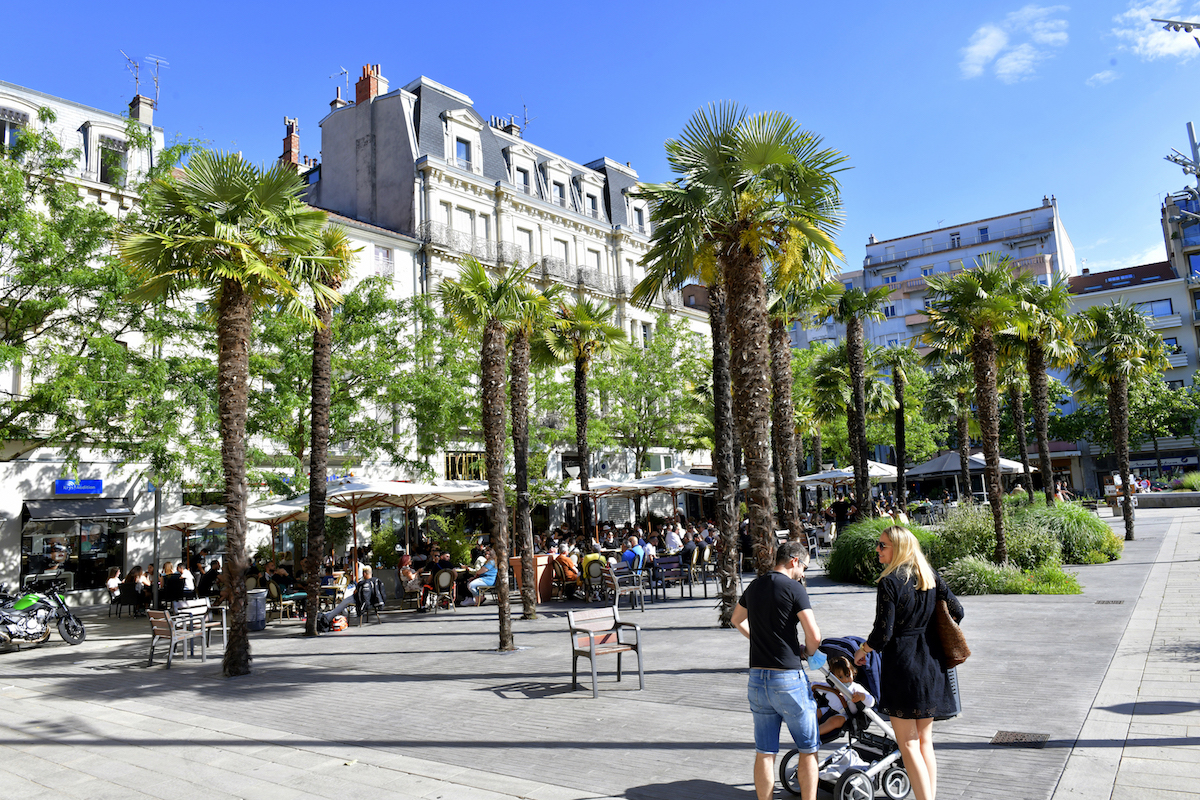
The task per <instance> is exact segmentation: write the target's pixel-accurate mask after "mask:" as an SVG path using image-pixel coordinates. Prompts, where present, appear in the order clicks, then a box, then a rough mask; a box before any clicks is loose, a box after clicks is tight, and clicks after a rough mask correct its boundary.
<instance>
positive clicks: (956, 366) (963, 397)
mask: <svg viewBox="0 0 1200 800" xmlns="http://www.w3.org/2000/svg"><path fill="white" fill-rule="evenodd" d="M922 360H923V362H924V363H925V365H926V366H933V367H935V369H934V371H933V373H932V374H931V376H930V378H931V380H930V388H932V389H933V390H934V391H933V392H932V393H931V396H930V398H929V400H930V402H928V405H929V406H930V407H931V411H933V412H934V413H935V414H938V413H939V412H941V416H943V417H945V416H947V415H949V414H953V415H954V425H955V429H956V437H955V438H956V439H957V440H958V441H957V442H956V444H957V446H958V461H959V465H958V480H959V501H960V502H971V501H972V500H973V499H974V498H973V495H972V494H971V466H970V461H969V459H970V457H971V398H972V396H973V395H974V394H975V377H974V374H973V372H972V369H971V364H970V362H969V361H968V360H967V357H966V356H965V355H964V354H962V353H956V352H948V351H946V350H943V349H940V348H937V347H935V348H933V349H932V350H931V351H930V352H929V353H927V354H926V355H925V357H924V358H923V359H922ZM947 444H949V443H947ZM964 492H965V494H964Z"/></svg>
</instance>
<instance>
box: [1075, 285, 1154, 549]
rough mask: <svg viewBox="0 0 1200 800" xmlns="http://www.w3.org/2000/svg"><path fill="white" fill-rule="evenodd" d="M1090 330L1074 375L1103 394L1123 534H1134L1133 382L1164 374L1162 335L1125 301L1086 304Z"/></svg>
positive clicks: (1094, 393)
mask: <svg viewBox="0 0 1200 800" xmlns="http://www.w3.org/2000/svg"><path fill="white" fill-rule="evenodd" d="M1083 314H1084V317H1085V318H1086V319H1087V321H1088V322H1089V323H1091V328H1092V333H1091V334H1090V335H1088V336H1087V338H1085V339H1083V341H1082V342H1081V344H1082V345H1083V347H1084V351H1085V355H1084V357H1083V358H1081V359H1080V360H1079V361H1078V362H1076V364H1075V367H1074V368H1072V370H1071V377H1072V379H1073V380H1075V381H1076V382H1077V383H1078V385H1079V386H1081V387H1082V391H1083V393H1084V395H1085V396H1088V397H1092V398H1096V399H1099V398H1104V400H1105V401H1106V403H1107V405H1108V415H1109V419H1110V421H1111V425H1112V443H1113V450H1114V452H1115V453H1116V456H1117V468H1118V469H1119V470H1120V473H1121V483H1122V487H1121V492H1122V496H1123V498H1124V502H1123V504H1122V505H1123V510H1124V516H1125V539H1126V540H1127V541H1132V540H1133V538H1134V537H1133V503H1132V501H1131V496H1132V495H1131V492H1130V485H1129V484H1130V479H1129V387H1130V385H1131V384H1136V383H1139V382H1143V381H1147V380H1159V381H1161V380H1162V373H1163V371H1164V370H1165V369H1166V366H1167V355H1166V349H1165V347H1164V346H1163V340H1162V337H1161V336H1159V335H1158V334H1157V333H1155V332H1154V331H1152V330H1150V328H1149V326H1148V325H1147V323H1146V317H1145V316H1144V315H1143V314H1142V313H1141V312H1140V311H1138V310H1137V309H1136V308H1134V307H1133V306H1130V305H1127V304H1125V303H1115V302H1114V303H1110V304H1108V305H1097V306H1092V307H1091V308H1088V309H1086V310H1084V312H1083Z"/></svg>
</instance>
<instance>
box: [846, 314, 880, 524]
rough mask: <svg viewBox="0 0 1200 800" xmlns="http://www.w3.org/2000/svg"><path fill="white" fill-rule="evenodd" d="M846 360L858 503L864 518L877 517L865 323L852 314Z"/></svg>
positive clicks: (856, 499) (851, 441)
mask: <svg viewBox="0 0 1200 800" xmlns="http://www.w3.org/2000/svg"><path fill="white" fill-rule="evenodd" d="M846 360H847V361H848V362H849V365H850V405H851V406H853V408H854V414H853V415H852V417H853V418H852V419H851V416H849V415H848V416H847V421H848V422H849V424H850V428H851V430H850V437H849V438H850V457H851V458H852V459H853V463H854V505H856V506H858V509H859V513H860V514H862V515H863V516H864V517H871V516H874V514H873V513H872V512H873V508H872V506H871V503H870V500H871V478H870V476H868V475H867V378H866V349H865V343H864V342H863V323H862V320H861V319H859V318H858V317H851V318H850V320H849V321H848V322H847V323H846Z"/></svg>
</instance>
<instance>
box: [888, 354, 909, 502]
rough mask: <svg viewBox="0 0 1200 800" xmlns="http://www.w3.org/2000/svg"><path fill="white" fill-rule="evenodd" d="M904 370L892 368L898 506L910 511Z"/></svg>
mask: <svg viewBox="0 0 1200 800" xmlns="http://www.w3.org/2000/svg"><path fill="white" fill-rule="evenodd" d="M904 377H905V376H904V370H903V369H901V368H900V367H898V366H896V367H893V368H892V393H893V394H894V395H895V397H896V507H897V508H898V509H900V511H901V512H903V513H908V485H907V484H906V483H905V482H904V464H905V462H906V461H908V443H907V441H906V439H905V436H906V430H905V422H906V420H905V418H904Z"/></svg>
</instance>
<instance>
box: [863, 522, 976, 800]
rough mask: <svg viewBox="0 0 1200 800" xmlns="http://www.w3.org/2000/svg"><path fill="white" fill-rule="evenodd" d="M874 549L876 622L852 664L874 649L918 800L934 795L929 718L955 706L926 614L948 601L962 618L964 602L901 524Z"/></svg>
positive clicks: (885, 704)
mask: <svg viewBox="0 0 1200 800" xmlns="http://www.w3.org/2000/svg"><path fill="white" fill-rule="evenodd" d="M875 549H876V552H877V553H878V554H879V563H880V564H882V565H883V568H884V569H883V575H881V576H880V578H879V585H878V588H877V589H876V595H875V626H874V628H872V630H871V635H870V636H869V637H868V638H867V641H865V642H864V643H863V645H862V646H861V647H860V648H858V652H856V653H855V654H854V663H855V664H857V665H858V666H860V667H861V666H865V665H866V663H867V653H870V652H872V651H875V650H878V651H879V653H880V656H881V658H882V660H883V664H882V670H881V675H880V680H879V694H880V696H879V709H880V710H881V711H882V712H883V713H884V714H887V715H888V716H890V717H891V718H892V730H893V731H894V732H895V734H896V741H897V742H898V743H899V745H900V753H901V756H902V757H903V758H904V767H905V769H907V770H908V778H909V780H910V781H911V782H912V789H913V794H914V795H915V797H916V800H934V798H935V797H936V796H937V762H936V761H935V759H934V755H933V720H934V719H935V718H939V719H945V718H947V717H951V716H954V715H955V714H956V713H957V708H956V703H955V700H954V696H953V694H952V692H951V690H950V684H949V680H948V678H947V675H946V670H945V669H944V668H943V667H942V665H941V663H940V661H939V659H940V657H941V655H942V644H941V640H940V639H939V638H938V632H937V626H936V624H933V623H932V620H933V615H934V610H935V609H936V607H937V603H938V601H939V600H945V601H946V605H947V607H948V608H949V610H950V615H951V616H952V617H954V619H955V621H958V620H961V619H962V617H963V607H962V604H961V603H959V602H958V598H956V597H955V596H954V593H953V592H951V591H950V588H949V587H948V586H946V582H945V581H943V580H942V577H941V576H940V575H938V574H937V573H936V572H934V571H933V568H932V567H930V566H929V562H928V561H927V560H926V559H925V554H924V553H922V552H921V545H920V543H919V542H918V541H917V537H915V536H913V535H912V533H911V532H910V531H909V530H907V529H906V528H901V527H899V526H892V527H890V528H886V529H885V530H884V531H883V532H882V533H880V534H879V541H878V542H876V544H875Z"/></svg>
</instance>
